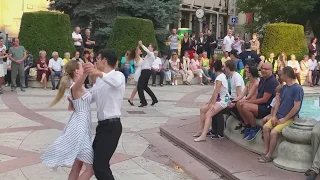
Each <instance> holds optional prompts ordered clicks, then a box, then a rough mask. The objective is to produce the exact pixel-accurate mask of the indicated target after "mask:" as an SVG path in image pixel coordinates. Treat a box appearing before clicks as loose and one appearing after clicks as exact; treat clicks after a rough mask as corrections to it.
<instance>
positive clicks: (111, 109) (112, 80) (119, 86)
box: [91, 70, 125, 121]
mask: <svg viewBox="0 0 320 180" xmlns="http://www.w3.org/2000/svg"><path fill="white" fill-rule="evenodd" d="M124 91H125V78H124V75H123V73H121V72H120V71H115V70H112V71H110V72H109V73H103V77H102V79H101V78H99V77H98V78H97V81H96V83H95V84H94V85H93V87H92V89H91V93H92V97H93V99H94V101H95V102H96V105H97V117H98V120H99V121H103V120H106V119H111V118H120V116H121V106H122V101H123V96H124Z"/></svg>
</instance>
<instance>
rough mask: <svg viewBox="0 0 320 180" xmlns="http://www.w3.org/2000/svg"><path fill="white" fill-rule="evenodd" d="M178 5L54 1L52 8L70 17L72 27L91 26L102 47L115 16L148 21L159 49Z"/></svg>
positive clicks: (153, 0)
mask: <svg viewBox="0 0 320 180" xmlns="http://www.w3.org/2000/svg"><path fill="white" fill-rule="evenodd" d="M180 3H181V0H108V1H105V0H56V1H55V3H54V4H52V5H51V9H54V10H58V11H63V12H64V13H66V14H69V16H70V17H71V21H72V24H73V25H78V26H81V27H87V26H88V25H89V24H90V23H92V30H93V32H94V34H95V36H96V39H97V40H101V41H100V42H99V41H98V43H99V44H100V45H101V46H105V44H104V42H105V39H109V38H110V35H111V31H112V26H113V24H114V20H115V19H116V17H117V16H132V17H137V18H143V19H149V20H151V21H152V22H153V24H154V28H155V33H156V38H157V40H158V43H159V46H161V47H164V46H163V44H161V43H162V42H164V40H165V39H166V37H167V35H168V34H169V32H168V31H167V30H166V26H167V24H170V23H172V22H174V21H175V20H177V19H178V18H179V7H180Z"/></svg>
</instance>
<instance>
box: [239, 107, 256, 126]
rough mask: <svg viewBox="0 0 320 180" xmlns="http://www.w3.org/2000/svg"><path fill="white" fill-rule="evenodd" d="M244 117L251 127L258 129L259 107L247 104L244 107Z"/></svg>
mask: <svg viewBox="0 0 320 180" xmlns="http://www.w3.org/2000/svg"><path fill="white" fill-rule="evenodd" d="M243 115H244V117H242V118H243V120H244V119H246V120H247V121H248V122H249V123H250V125H251V127H256V126H257V124H256V118H255V117H256V116H257V115H258V105H256V104H251V103H245V104H244V105H243ZM241 116H242V115H241Z"/></svg>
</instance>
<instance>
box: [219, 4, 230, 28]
mask: <svg viewBox="0 0 320 180" xmlns="http://www.w3.org/2000/svg"><path fill="white" fill-rule="evenodd" d="M224 2H225V6H226V11H227V17H225V18H224V28H225V29H224V30H225V33H226V32H228V24H229V0H224ZM221 6H222V3H221V0H220V2H219V7H221Z"/></svg>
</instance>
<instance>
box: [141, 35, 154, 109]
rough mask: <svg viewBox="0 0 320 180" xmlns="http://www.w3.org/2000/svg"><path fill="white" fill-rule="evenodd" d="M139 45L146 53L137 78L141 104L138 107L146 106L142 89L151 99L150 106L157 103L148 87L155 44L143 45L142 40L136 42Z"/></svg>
mask: <svg viewBox="0 0 320 180" xmlns="http://www.w3.org/2000/svg"><path fill="white" fill-rule="evenodd" d="M138 44H139V46H140V47H142V49H143V50H144V51H145V52H146V53H147V55H146V57H145V58H144V60H143V62H142V65H141V69H142V70H141V75H140V77H139V80H138V94H139V98H140V102H141V105H140V106H139V107H144V106H147V105H148V103H147V100H146V98H145V97H144V91H146V92H147V93H148V94H149V96H150V97H151V99H152V104H151V106H153V105H155V104H156V103H158V99H157V97H156V96H155V95H154V93H153V92H152V91H151V89H150V88H149V87H148V82H149V79H150V76H151V74H152V72H151V66H152V63H153V62H154V61H155V59H156V58H155V56H154V53H153V51H154V50H155V49H156V47H155V45H153V44H149V46H148V48H147V47H145V46H144V45H143V44H142V41H139V42H138Z"/></svg>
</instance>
